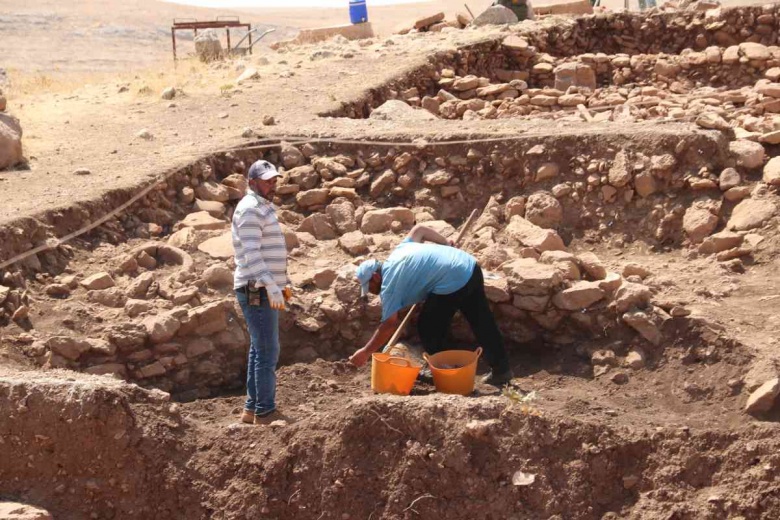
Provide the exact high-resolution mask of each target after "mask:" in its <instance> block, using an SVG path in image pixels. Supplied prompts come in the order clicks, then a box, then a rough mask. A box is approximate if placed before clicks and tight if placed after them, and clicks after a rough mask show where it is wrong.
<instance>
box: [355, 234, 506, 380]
mask: <svg viewBox="0 0 780 520" xmlns="http://www.w3.org/2000/svg"><path fill="white" fill-rule="evenodd" d="M425 241H428V242H433V244H423V243H422V242H425ZM451 246H452V243H451V242H450V241H448V240H447V239H446V238H444V237H443V236H441V235H440V234H439V233H437V232H436V231H435V230H433V229H431V228H429V227H426V226H423V225H417V226H415V227H414V228H412V230H411V231H410V232H409V235H408V236H407V237H406V239H404V240H403V242H401V243H400V244H399V245H398V247H396V248H395V249H394V250H393V252H392V253H391V254H390V256H389V257H388V258H387V260H386V261H385V262H384V263H380V262H378V261H376V260H366V261H365V262H363V263H362V264H360V266H358V269H357V273H356V276H357V279H358V281H359V282H360V285H361V287H362V290H363V295H365V294H367V293H368V292H371V293H372V294H378V295H379V297H380V298H381V300H382V323H381V324H380V325H379V328H378V329H377V330H376V332H374V335H373V336H372V337H371V339H370V340H369V342H368V343H367V344H366V345H365V346H364V347H363V348H361V349H360V350H358V351H357V352H355V353H354V354H353V355H352V356H351V357H350V361H351V362H352V363H353V364H354V365H356V366H363V365H364V364H365V363H366V361H367V360H368V358H369V356H371V354H372V353H373V352H376V351H377V350H379V349H380V348H382V347H383V346H384V345H386V344H387V342H388V341H389V340H390V337H391V336H392V335H393V333H394V332H395V330H396V329H397V328H398V325H399V324H400V321H401V320H400V317H399V311H400V310H402V309H404V308H406V307H409V306H410V305H413V304H415V303H417V302H420V301H422V300H425V303H424V304H423V306H422V311H421V312H420V317H419V320H418V323H417V330H418V332H419V334H420V339H421V340H422V343H423V347H424V348H425V351H426V352H428V353H429V354H435V353H436V352H439V351H442V350H447V348H446V345H445V340H446V336H447V331H448V330H449V327H450V324H451V323H452V318H453V316H455V313H456V312H457V311H458V310H460V311H461V312H462V313H463V315H464V316H465V317H466V320H467V321H468V322H469V325H470V326H471V330H472V331H473V332H474V335H475V336H476V338H477V341H478V342H479V344H480V345H481V346H482V348H483V350H484V352H485V359H486V360H487V362H488V363H489V364H490V367H491V373H490V375H489V376H488V377H487V378H485V380H484V382H485V383H488V384H493V385H496V386H501V385H504V384H506V383H508V382H509V381H510V380H511V379H512V371H511V369H510V368H509V360H508V359H507V355H506V351H505V350H504V343H503V339H502V338H501V332H500V331H499V330H498V326H497V325H496V321H495V319H494V318H493V313H492V312H491V311H490V307H489V305H488V301H487V297H486V296H485V280H484V279H483V277H482V269H480V267H479V265H477V261H476V259H475V258H474V257H473V256H471V255H470V254H468V253H466V252H464V251H461V250H460V249H457V248H455V247H451Z"/></svg>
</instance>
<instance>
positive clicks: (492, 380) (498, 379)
mask: <svg viewBox="0 0 780 520" xmlns="http://www.w3.org/2000/svg"><path fill="white" fill-rule="evenodd" d="M513 377H514V376H513V375H512V370H511V369H506V370H505V371H503V372H498V373H496V371H495V370H491V371H490V373H489V374H488V375H486V376H485V377H483V378H482V383H483V384H485V385H491V386H497V387H502V386H506V385H508V384H509V383H511V382H512V378H513Z"/></svg>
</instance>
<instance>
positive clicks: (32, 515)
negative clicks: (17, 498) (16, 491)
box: [0, 502, 54, 520]
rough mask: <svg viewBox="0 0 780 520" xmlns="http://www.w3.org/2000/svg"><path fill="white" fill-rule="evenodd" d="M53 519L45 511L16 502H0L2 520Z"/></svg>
mask: <svg viewBox="0 0 780 520" xmlns="http://www.w3.org/2000/svg"><path fill="white" fill-rule="evenodd" d="M53 518H54V517H53V516H52V515H51V514H50V513H49V512H48V511H46V510H45V509H41V508H38V507H35V506H30V505H27V504H21V503H18V502H0V519H2V520H52V519H53Z"/></svg>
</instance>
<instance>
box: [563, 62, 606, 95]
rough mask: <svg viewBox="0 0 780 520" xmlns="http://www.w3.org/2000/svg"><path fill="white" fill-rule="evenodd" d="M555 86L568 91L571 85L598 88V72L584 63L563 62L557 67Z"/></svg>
mask: <svg viewBox="0 0 780 520" xmlns="http://www.w3.org/2000/svg"><path fill="white" fill-rule="evenodd" d="M553 72H554V73H555V88H556V89H557V90H560V91H562V92H566V90H567V89H568V88H569V87H587V88H589V89H591V90H595V89H596V73H595V72H594V70H593V69H592V68H591V67H590V66H589V65H586V64H584V63H575V62H570V63H562V64H561V65H558V66H557V67H555V70H554V71H553Z"/></svg>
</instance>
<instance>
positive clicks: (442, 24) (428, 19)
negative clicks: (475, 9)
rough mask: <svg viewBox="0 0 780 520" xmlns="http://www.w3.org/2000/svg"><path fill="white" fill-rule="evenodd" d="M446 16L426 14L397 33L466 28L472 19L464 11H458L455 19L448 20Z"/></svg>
mask: <svg viewBox="0 0 780 520" xmlns="http://www.w3.org/2000/svg"><path fill="white" fill-rule="evenodd" d="M444 18H445V16H444V13H436V14H432V15H430V16H424V17H422V18H420V19H418V20H417V21H416V22H415V23H414V25H413V26H412V27H406V28H404V29H401V30H400V31H398V32H397V33H396V34H410V33H412V34H413V33H418V32H441V31H443V30H445V29H450V30H455V29H464V28H465V27H466V26H467V25H468V24H469V22H470V21H471V17H470V16H468V15H466V14H463V13H458V14H457V15H456V17H455V19H454V20H450V21H447V20H445V19H444Z"/></svg>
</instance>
